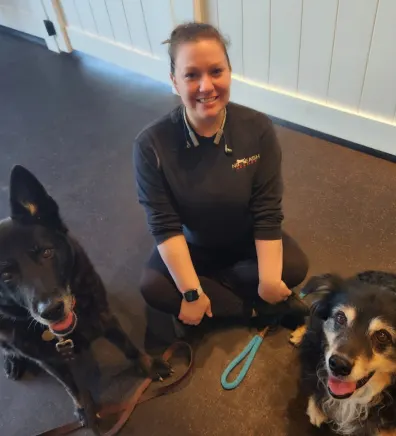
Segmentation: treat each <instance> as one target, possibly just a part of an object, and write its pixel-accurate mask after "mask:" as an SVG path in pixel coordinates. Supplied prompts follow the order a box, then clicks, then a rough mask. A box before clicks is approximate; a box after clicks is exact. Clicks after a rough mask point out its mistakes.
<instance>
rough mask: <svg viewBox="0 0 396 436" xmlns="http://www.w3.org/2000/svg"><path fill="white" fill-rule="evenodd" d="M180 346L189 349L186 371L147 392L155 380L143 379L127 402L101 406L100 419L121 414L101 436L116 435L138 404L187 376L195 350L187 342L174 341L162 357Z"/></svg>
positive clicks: (55, 433) (58, 431)
mask: <svg viewBox="0 0 396 436" xmlns="http://www.w3.org/2000/svg"><path fill="white" fill-rule="evenodd" d="M180 348H186V349H187V351H188V366H187V369H186V371H185V372H184V373H183V374H182V375H181V376H180V377H179V378H177V379H176V380H175V381H173V382H172V383H171V384H169V385H165V386H160V387H158V388H156V389H154V390H153V391H152V392H146V390H147V388H148V387H149V386H150V385H151V383H152V381H153V380H152V379H151V378H149V377H148V378H146V379H144V380H143V382H142V383H141V384H140V385H139V386H138V388H137V389H136V390H135V391H134V392H133V394H131V396H130V397H129V398H128V399H127V400H126V401H125V402H122V403H117V404H107V405H102V406H101V408H100V409H99V411H98V412H97V417H98V419H99V420H101V419H103V418H105V417H108V416H111V415H116V414H120V416H119V418H118V420H117V422H116V423H115V424H114V425H113V426H112V427H111V428H110V430H107V431H106V432H105V433H100V435H101V436H115V435H116V434H118V433H119V432H120V431H121V429H122V428H123V427H124V425H125V424H126V422H127V421H128V419H129V418H130V416H131V415H132V412H133V411H134V409H135V408H136V406H137V405H138V404H141V403H145V402H146V401H149V400H151V399H153V398H157V397H160V396H162V395H165V394H169V393H172V392H173V390H174V388H176V387H177V386H178V385H179V384H180V383H181V382H182V381H183V380H185V379H186V378H187V376H188V375H189V374H190V373H191V370H192V368H193V350H192V348H191V346H190V345H189V344H188V343H187V342H175V343H173V344H172V345H171V346H170V347H169V348H168V349H167V350H166V351H165V352H164V354H163V355H162V357H163V359H164V360H165V361H168V360H169V359H170V358H171V357H172V356H173V354H174V353H175V352H176V351H177V350H178V349H180ZM84 427H85V426H84V425H83V424H82V423H81V422H79V421H76V422H72V423H69V424H65V425H63V426H60V427H57V428H54V429H52V430H48V431H45V432H44V433H38V434H36V435H35V436H63V435H68V434H70V433H73V432H75V431H76V430H79V429H81V428H84Z"/></svg>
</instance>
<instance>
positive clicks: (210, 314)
mask: <svg viewBox="0 0 396 436" xmlns="http://www.w3.org/2000/svg"><path fill="white" fill-rule="evenodd" d="M206 315H207V316H208V317H209V318H212V316H213V313H212V306H211V304H210V303H209V305H208V308H207V309H206Z"/></svg>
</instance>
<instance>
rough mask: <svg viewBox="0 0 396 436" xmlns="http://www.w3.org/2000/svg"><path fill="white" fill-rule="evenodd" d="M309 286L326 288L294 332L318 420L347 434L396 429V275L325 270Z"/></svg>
mask: <svg viewBox="0 0 396 436" xmlns="http://www.w3.org/2000/svg"><path fill="white" fill-rule="evenodd" d="M304 291H305V293H307V294H310V293H319V294H321V296H320V298H319V299H318V300H317V302H316V303H314V304H313V305H312V310H311V316H310V318H309V322H308V324H307V326H303V327H301V328H299V329H298V330H296V331H295V332H294V334H293V335H292V337H291V341H292V342H293V343H295V344H296V345H299V346H300V357H301V364H302V374H301V383H302V388H303V389H304V390H305V393H306V395H307V397H308V409H307V414H308V416H309V418H310V421H311V423H312V424H313V425H315V426H317V427H320V426H322V424H328V425H329V426H330V428H332V430H333V431H335V432H336V433H339V434H344V435H356V436H385V435H387V436H391V435H396V403H395V400H396V275H393V274H390V273H384V272H378V271H366V272H364V273H361V274H358V275H357V276H355V277H352V278H349V279H346V280H343V279H341V278H340V277H338V276H335V275H325V276H320V277H314V278H312V279H311V280H310V281H309V282H308V284H307V286H306V288H305V290H304Z"/></svg>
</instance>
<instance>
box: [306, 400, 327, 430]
mask: <svg viewBox="0 0 396 436" xmlns="http://www.w3.org/2000/svg"><path fill="white" fill-rule="evenodd" d="M307 415H308V417H309V421H310V422H311V424H312V425H314V426H315V427H318V428H319V427H320V426H321V425H322V424H323V423H324V422H325V421H326V416H325V415H324V413H323V412H322V411H321V410H320V409H319V408H318V406H317V405H316V402H315V400H314V398H313V397H310V398H309V402H308V408H307Z"/></svg>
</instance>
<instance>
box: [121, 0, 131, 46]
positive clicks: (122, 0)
mask: <svg viewBox="0 0 396 436" xmlns="http://www.w3.org/2000/svg"><path fill="white" fill-rule="evenodd" d="M121 4H122V10H123V11H124V17H125V22H126V25H127V29H128V35H129V40H130V41H131V45H132V47H133V40H132V33H131V29H130V27H129V21H128V15H127V13H126V9H125V5H124V0H121Z"/></svg>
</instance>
